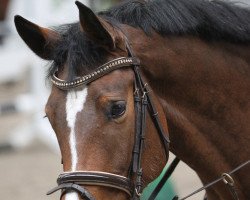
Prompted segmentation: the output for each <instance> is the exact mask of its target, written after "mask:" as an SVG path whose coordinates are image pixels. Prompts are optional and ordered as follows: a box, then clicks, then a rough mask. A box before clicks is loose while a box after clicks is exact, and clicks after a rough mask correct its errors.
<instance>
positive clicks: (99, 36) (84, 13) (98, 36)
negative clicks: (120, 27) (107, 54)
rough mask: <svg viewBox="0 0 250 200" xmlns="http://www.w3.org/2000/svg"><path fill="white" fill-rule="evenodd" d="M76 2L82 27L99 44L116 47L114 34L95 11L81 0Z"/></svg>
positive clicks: (111, 47)
mask: <svg viewBox="0 0 250 200" xmlns="http://www.w3.org/2000/svg"><path fill="white" fill-rule="evenodd" d="M75 3H76V5H77V7H78V9H79V17H80V25H81V29H82V30H83V31H84V32H85V33H86V34H87V35H88V37H89V38H90V39H92V40H94V41H96V42H97V43H98V44H100V45H103V46H106V47H108V48H110V49H114V48H115V42H114V40H113V38H112V35H111V34H110V33H109V31H108V30H107V28H105V27H104V24H103V23H102V22H101V21H100V19H99V18H98V17H97V16H96V15H95V13H94V12H93V11H92V10H91V9H90V8H88V7H87V6H85V5H84V4H82V3H81V2H79V1H76V2H75Z"/></svg>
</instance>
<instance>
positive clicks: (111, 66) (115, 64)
mask: <svg viewBox="0 0 250 200" xmlns="http://www.w3.org/2000/svg"><path fill="white" fill-rule="evenodd" d="M139 64H140V62H139V60H138V59H137V58H134V57H129V58H126V57H121V58H117V59H114V60H112V61H109V62H107V63H105V64H104V65H102V66H100V67H98V68H97V69H96V70H95V71H93V72H91V73H89V74H87V75H85V76H82V77H78V78H76V79H75V80H73V81H65V80H61V79H59V78H58V77H57V76H56V73H54V74H53V76H52V78H51V81H52V83H53V84H54V85H55V86H56V87H58V88H60V89H62V90H69V89H72V88H75V87H78V86H80V85H86V84H88V83H91V82H92V81H94V80H96V79H98V78H100V77H101V76H104V75H105V74H108V73H109V72H111V71H113V70H116V69H118V68H122V67H128V66H133V65H139Z"/></svg>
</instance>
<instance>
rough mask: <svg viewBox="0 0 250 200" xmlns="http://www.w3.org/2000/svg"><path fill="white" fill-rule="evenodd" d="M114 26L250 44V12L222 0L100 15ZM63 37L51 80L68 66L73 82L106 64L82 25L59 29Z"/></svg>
mask: <svg viewBox="0 0 250 200" xmlns="http://www.w3.org/2000/svg"><path fill="white" fill-rule="evenodd" d="M98 15H99V16H100V17H103V18H106V19H107V20H108V21H110V22H111V23H112V24H115V25H119V23H122V24H128V25H130V26H133V27H137V28H141V29H142V30H143V31H144V32H145V33H146V34H148V35H149V36H150V34H151V32H152V31H156V32H157V33H159V34H160V35H162V36H164V37H166V36H168V35H193V36H196V37H200V38H202V39H205V40H209V41H226V42H231V43H240V44H249V43H250V10H249V9H248V8H242V7H240V6H237V5H236V4H233V3H229V2H224V1H220V0H215V1H209V0H145V1H143V0H128V1H124V2H123V3H121V4H119V5H117V6H115V7H113V8H111V9H109V10H107V11H104V12H100V13H99V14H98ZM56 31H57V32H59V33H60V34H61V36H62V39H61V40H60V41H59V43H58V45H57V46H56V48H55V52H54V59H53V63H52V65H51V67H50V69H49V74H48V75H49V76H51V75H52V74H53V73H54V72H55V70H57V69H60V67H62V66H63V65H64V64H65V63H67V64H68V67H69V80H72V79H73V78H74V77H75V76H76V74H79V73H80V72H81V73H84V72H88V71H91V70H92V69H95V68H96V67H97V66H98V65H100V64H103V63H104V62H105V58H106V55H107V52H106V50H105V49H104V48H102V47H100V46H99V45H98V44H95V43H94V42H92V41H91V40H89V39H88V37H87V36H86V35H84V33H82V32H81V30H80V26H79V23H73V24H68V25H64V26H61V27H59V28H56Z"/></svg>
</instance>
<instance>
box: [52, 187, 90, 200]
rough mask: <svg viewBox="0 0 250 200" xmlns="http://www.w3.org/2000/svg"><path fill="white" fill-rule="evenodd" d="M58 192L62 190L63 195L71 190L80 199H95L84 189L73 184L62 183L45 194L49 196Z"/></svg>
mask: <svg viewBox="0 0 250 200" xmlns="http://www.w3.org/2000/svg"><path fill="white" fill-rule="evenodd" d="M58 190H64V192H63V193H65V192H67V191H71V190H73V191H76V192H78V194H79V195H80V197H81V198H82V199H86V200H95V198H94V197H93V196H92V195H91V194H90V193H89V192H88V190H87V189H86V188H84V187H82V186H80V185H77V184H74V183H62V184H60V185H58V186H57V187H55V188H53V189H52V190H50V191H49V192H47V195H50V194H52V193H54V192H56V191H58Z"/></svg>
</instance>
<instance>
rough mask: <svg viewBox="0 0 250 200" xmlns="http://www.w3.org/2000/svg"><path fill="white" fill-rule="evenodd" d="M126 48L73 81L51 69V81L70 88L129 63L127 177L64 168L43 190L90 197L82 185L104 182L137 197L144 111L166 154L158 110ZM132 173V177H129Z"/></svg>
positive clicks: (87, 82)
mask: <svg viewBox="0 0 250 200" xmlns="http://www.w3.org/2000/svg"><path fill="white" fill-rule="evenodd" d="M128 52H129V55H131V57H121V58H117V59H114V60H112V61H110V62H108V63H106V64H104V65H102V66H100V67H98V68H97V69H96V70H95V71H93V72H91V73H89V74H87V75H85V76H82V77H78V78H76V79H75V80H73V81H65V80H61V79H59V78H58V77H57V74H56V73H54V75H53V76H52V79H51V81H52V83H53V84H54V85H55V86H56V87H58V88H59V89H61V90H70V89H73V88H76V87H78V86H81V85H86V84H89V83H91V82H93V81H95V80H96V79H98V78H100V77H102V76H104V75H106V74H108V73H110V72H112V71H114V70H116V69H120V68H124V67H131V68H132V69H133V71H134V74H135V81H134V89H135V92H134V101H135V120H136V121H135V140H134V141H135V142H134V147H133V152H132V155H133V156H132V161H131V168H130V169H129V175H128V177H124V176H120V175H117V174H112V173H107V172H99V171H98V172H96V171H76V172H66V173H63V174H60V175H59V177H58V179H57V183H58V186H57V187H55V188H54V189H52V190H51V191H49V192H48V193H47V194H48V195H49V194H52V193H54V192H56V191H58V190H62V194H64V193H65V192H68V191H72V190H73V191H76V192H78V194H79V195H80V196H81V197H82V198H83V199H86V200H94V197H93V196H92V195H91V194H90V193H89V192H88V191H87V189H86V188H84V187H83V185H91V186H93V185H94V186H104V187H110V188H116V189H119V190H121V191H124V192H125V193H127V194H128V195H129V196H130V198H131V199H132V200H137V199H139V198H140V195H141V193H142V188H143V184H142V174H143V169H142V166H141V160H142V152H143V145H144V140H145V128H146V113H147V110H148V112H149V113H150V116H151V118H152V121H153V123H154V125H155V127H156V129H157V132H158V135H159V137H160V139H161V142H162V145H163V147H164V150H165V155H166V158H167V157H168V147H169V142H170V141H169V138H168V137H167V135H166V134H165V133H164V130H163V128H162V125H161V124H160V120H159V116H158V112H157V110H156V108H155V106H154V104H153V102H152V99H151V96H150V94H149V88H148V84H147V83H145V82H144V81H143V79H142V77H141V74H140V70H139V66H140V62H139V59H138V58H136V57H134V56H132V51H131V50H130V48H129V47H128ZM132 177H135V179H134V180H135V181H134V182H133V181H132Z"/></svg>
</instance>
